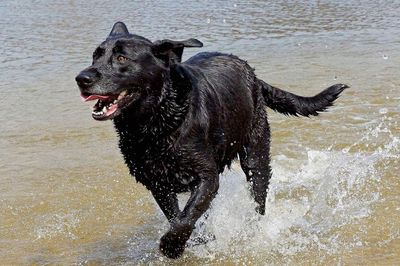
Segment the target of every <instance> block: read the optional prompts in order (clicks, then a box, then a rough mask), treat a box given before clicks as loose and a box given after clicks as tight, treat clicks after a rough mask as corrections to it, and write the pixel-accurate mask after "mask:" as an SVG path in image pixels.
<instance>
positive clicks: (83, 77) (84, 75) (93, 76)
mask: <svg viewBox="0 0 400 266" xmlns="http://www.w3.org/2000/svg"><path fill="white" fill-rule="evenodd" d="M97 78H98V75H97V73H96V72H94V71H87V70H86V71H82V72H81V73H79V75H78V76H76V78H75V80H76V82H77V83H78V86H79V87H81V88H82V89H86V88H89V87H90V86H92V85H93V83H95V82H96V80H97Z"/></svg>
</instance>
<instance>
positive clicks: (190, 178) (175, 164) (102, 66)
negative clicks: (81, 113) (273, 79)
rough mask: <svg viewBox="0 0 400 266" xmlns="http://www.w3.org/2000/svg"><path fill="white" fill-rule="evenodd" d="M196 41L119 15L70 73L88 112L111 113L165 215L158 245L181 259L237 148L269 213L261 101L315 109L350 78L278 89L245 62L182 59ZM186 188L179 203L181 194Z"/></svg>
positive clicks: (286, 110)
mask: <svg viewBox="0 0 400 266" xmlns="http://www.w3.org/2000/svg"><path fill="white" fill-rule="evenodd" d="M184 47H202V43H201V42H200V41H198V40H196V39H189V40H186V41H181V42H180V41H171V40H162V41H157V42H155V43H152V42H151V41H149V40H147V39H145V38H143V37H140V36H137V35H133V34H130V33H129V32H128V30H127V28H126V26H125V25H124V24H123V23H121V22H117V23H116V24H115V25H114V27H113V29H112V31H111V33H110V35H109V36H108V37H107V39H106V40H105V41H104V42H103V43H102V44H101V45H100V46H99V47H98V48H97V49H96V50H95V52H94V54H93V63H92V65H91V66H90V67H88V68H86V69H85V70H83V71H82V72H81V73H80V74H79V75H78V76H77V77H76V81H77V83H78V85H79V87H80V90H81V95H82V98H83V100H84V101H90V100H98V102H97V103H96V104H95V106H94V107H93V113H92V116H93V118H94V119H96V120H106V119H114V124H115V127H116V129H117V132H118V134H119V137H120V144H119V147H120V149H121V152H122V154H123V155H124V158H125V162H126V164H127V165H128V167H129V170H130V173H131V174H132V175H133V176H135V177H136V179H137V181H139V182H141V183H142V184H143V185H145V186H146V187H147V188H148V189H149V190H150V191H151V193H152V194H153V196H154V198H155V200H156V201H157V203H158V205H159V206H160V208H161V210H162V211H163V212H164V214H165V216H166V217H167V218H168V220H169V222H170V225H171V227H170V229H169V231H168V232H167V233H166V234H165V235H164V236H163V237H162V238H161V243H160V250H161V252H162V253H163V254H164V255H166V256H168V257H170V258H177V257H179V256H180V255H181V254H182V253H183V251H184V248H185V243H186V241H187V240H188V239H189V237H190V235H191V233H192V231H193V228H194V226H195V223H196V221H197V219H199V217H200V216H201V215H202V214H203V213H204V212H205V211H206V210H207V208H208V207H209V206H210V203H211V201H212V199H213V198H214V196H215V195H216V194H217V191H218V186H219V179H218V175H219V174H220V173H221V172H223V171H224V168H225V166H228V167H229V166H230V164H231V162H232V160H234V159H236V158H237V156H238V155H239V158H240V164H241V167H242V169H243V171H244V172H245V174H246V177H247V180H248V181H249V182H250V183H251V187H252V194H253V196H254V199H255V201H256V202H257V204H258V207H257V211H258V212H259V213H260V214H264V213H265V199H266V196H267V188H268V183H269V179H270V178H271V168H270V165H269V163H270V159H269V145H270V130H269V126H268V122H267V113H266V107H267V106H268V107H270V108H272V109H273V110H275V111H278V112H280V113H283V114H286V115H295V116H297V115H303V116H309V115H318V112H321V111H324V110H325V109H326V108H327V107H328V106H331V105H332V103H333V101H334V100H335V99H336V98H337V97H338V96H339V94H340V93H341V92H342V91H343V90H344V89H345V88H347V86H346V85H342V84H337V85H333V86H331V87H329V88H327V89H326V90H324V91H322V92H321V93H319V94H317V95H316V96H314V97H301V96H297V95H295V94H292V93H289V92H286V91H283V90H280V89H278V88H275V87H273V86H271V85H268V84H267V83H265V82H263V81H262V80H260V79H258V78H257V77H256V75H255V74H254V70H253V69H252V68H251V67H250V66H249V65H248V64H247V63H246V62H245V61H243V60H241V59H239V58H238V57H236V56H233V55H227V54H222V53H199V54H197V55H195V56H193V57H192V58H190V59H189V60H187V61H186V62H183V63H181V57H182V53H183V49H184ZM186 191H190V192H191V196H190V198H189V200H188V202H187V204H186V206H185V208H184V209H183V210H180V209H179V207H178V201H177V196H176V195H177V193H181V192H186Z"/></svg>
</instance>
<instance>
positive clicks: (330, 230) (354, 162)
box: [188, 118, 400, 259]
mask: <svg viewBox="0 0 400 266" xmlns="http://www.w3.org/2000/svg"><path fill="white" fill-rule="evenodd" d="M387 122H388V119H386V118H383V119H382V120H381V121H380V122H379V123H378V124H377V125H376V124H375V125H374V126H373V127H371V128H370V129H368V130H366V131H365V133H364V136H363V137H362V138H361V139H360V141H358V142H356V143H354V144H352V145H350V146H349V147H347V148H345V149H344V150H343V151H334V150H331V149H329V148H328V149H327V150H309V151H308V153H307V158H306V159H305V160H298V161H297V164H298V165H299V171H298V172H295V171H294V170H293V169H290V168H289V167H288V165H293V159H290V158H287V157H285V156H282V155H281V156H276V157H274V158H273V163H272V168H273V169H274V175H273V178H272V179H271V184H270V191H269V194H268V198H267V207H266V215H265V216H260V215H258V214H256V212H255V211H254V208H255V203H254V202H253V200H252V198H251V196H250V193H249V189H248V184H246V182H245V180H246V178H245V176H244V174H243V173H242V172H241V170H240V169H239V168H238V167H236V168H235V169H233V170H232V171H230V172H228V173H226V174H224V175H223V176H222V177H221V185H220V191H219V194H218V196H217V197H216V199H215V200H214V202H213V205H212V208H211V210H210V211H209V215H208V218H207V219H205V218H202V219H201V220H200V221H199V222H198V226H197V229H196V231H195V232H194V236H196V237H198V236H201V235H203V236H205V238H209V236H210V235H213V236H215V240H214V241H210V242H208V243H207V244H205V245H200V246H192V247H190V248H189V249H188V250H189V252H191V253H192V254H193V255H195V256H197V257H202V258H209V259H212V258H214V257H215V256H224V255H225V256H229V257H230V258H232V257H237V258H240V257H242V256H248V255H249V254H258V255H260V254H263V255H262V256H277V254H278V255H279V256H288V255H295V254H298V253H299V252H307V251H309V250H310V249H312V250H316V251H317V252H321V251H324V253H325V254H335V253H338V252H343V250H345V249H351V248H354V247H359V246H362V245H365V243H363V242H362V241H361V240H360V239H361V238H362V234H363V233H365V232H363V231H362V230H358V233H355V234H354V235H353V236H352V238H351V239H350V241H349V239H348V237H347V236H346V235H345V233H344V232H345V230H343V228H345V227H346V226H348V225H352V224H357V223H358V222H359V221H360V220H361V219H363V218H367V217H369V216H371V214H372V212H373V209H372V207H373V205H374V204H375V203H377V202H379V201H380V200H382V199H381V194H380V191H379V182H380V179H381V177H382V172H384V171H382V169H380V168H381V167H383V166H382V165H385V161H387V160H392V159H393V157H396V160H398V159H399V149H400V145H399V144H400V141H399V138H397V137H396V136H394V135H393V134H391V132H390V129H388V127H387ZM382 134H389V136H390V138H387V140H388V141H387V142H386V143H382V144H381V145H378V144H376V145H377V147H376V149H375V150H374V151H373V152H363V151H362V150H358V151H357V150H356V147H359V146H360V143H364V144H365V145H367V144H368V143H369V142H370V141H371V139H372V138H378V137H382ZM382 163H383V164H382ZM209 239H210V238H209Z"/></svg>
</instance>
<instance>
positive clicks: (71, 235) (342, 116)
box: [0, 0, 400, 265]
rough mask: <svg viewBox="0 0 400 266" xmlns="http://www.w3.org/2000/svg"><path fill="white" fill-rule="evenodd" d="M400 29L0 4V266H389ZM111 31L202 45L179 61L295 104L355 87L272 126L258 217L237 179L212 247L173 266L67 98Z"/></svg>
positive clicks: (203, 13)
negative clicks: (217, 65)
mask: <svg viewBox="0 0 400 266" xmlns="http://www.w3.org/2000/svg"><path fill="white" fill-rule="evenodd" d="M399 13H400V3H398V2H397V1H356V0H351V1H255V0H252V1H247V2H246V3H242V2H235V1H232V2H231V1H198V2H191V3H188V2H187V1H127V0H123V1H118V3H117V2H112V1H93V0H88V1H74V0H70V1H59V0H56V1H48V0H36V1H28V0H17V1H10V0H3V1H1V3H0V43H1V44H2V45H1V49H0V104H1V106H2V107H3V109H2V110H3V112H2V115H1V116H0V125H1V126H0V136H1V138H0V150H1V154H0V166H1V167H0V219H1V220H0V262H1V264H38V265H46V264H49V265H54V264H64V265H70V264H79V265H110V264H111V265H119V264H122V265H137V264H139V263H142V264H149V263H151V264H156V265H157V264H169V263H171V264H172V263H177V264H182V265H183V264H188V263H190V264H193V263H198V264H213V265H216V264H223V263H224V264H225V263H231V264H243V263H244V264H250V263H254V264H257V265H265V264H273V265H276V264H291V265H308V264H321V265H326V264H339V265H341V264H349V265H351V264H373V265H376V264H380V265H398V264H399V263H400V254H399V250H400V229H399V228H400V220H399V219H398V217H400V196H399V191H400V181H399V174H398V173H399V170H400V169H399V168H400V163H399V154H400V152H399V150H400V147H399V142H400V124H399V123H400V122H399V121H400V78H399V76H400V75H399V74H400V73H399V65H400V49H399V47H400V20H399V19H398V18H399V15H398V14H399ZM118 20H121V21H124V22H125V23H126V24H127V25H128V27H129V29H130V30H131V32H134V33H136V34H139V35H142V36H145V37H147V38H149V39H151V40H157V39H162V38H169V39H186V38H191V37H194V38H198V39H199V40H201V41H202V42H203V43H204V47H203V48H202V49H187V50H186V52H185V55H184V56H185V58H188V57H189V56H191V55H193V54H195V53H197V52H198V51H223V52H227V53H233V54H236V55H238V56H240V57H241V58H243V59H245V60H247V61H248V62H249V64H250V65H252V66H253V67H255V68H256V73H257V75H258V76H259V77H260V78H262V79H263V80H265V81H266V82H268V83H270V84H273V85H275V86H278V87H281V88H285V89H287V90H290V91H292V92H295V93H298V94H302V95H313V94H315V93H317V92H319V91H320V90H322V89H324V88H326V87H328V86H329V85H332V84H334V83H347V84H349V85H350V86H351V89H349V90H347V91H346V92H344V94H343V95H342V97H341V98H340V99H339V100H338V101H337V103H336V105H335V106H334V107H333V108H331V109H330V111H329V112H328V113H324V114H322V115H321V116H319V117H316V118H311V119H307V118H292V117H285V116H283V115H280V114H276V113H274V112H273V111H271V110H269V116H270V121H271V129H272V151H271V155H272V165H273V172H274V175H273V178H272V180H271V186H270V193H269V196H268V207H267V213H266V215H265V217H258V216H257V215H256V214H255V213H254V211H253V208H254V205H253V202H252V200H251V199H250V195H249V193H248V190H247V188H246V184H245V181H244V180H245V177H244V175H243V174H242V173H241V171H240V169H239V168H238V167H237V166H235V167H234V168H233V170H232V171H231V172H227V173H225V174H224V175H223V176H222V177H221V186H220V188H221V189H220V193H219V194H218V196H217V198H216V199H215V201H214V202H213V206H212V209H211V210H210V215H209V219H207V220H206V221H202V222H200V223H199V226H198V228H197V229H196V232H195V234H197V235H215V237H216V240H214V241H211V242H209V243H207V244H206V245H200V246H191V247H189V248H188V249H187V251H186V252H185V254H184V256H183V258H181V259H179V260H177V261H173V262H172V261H170V260H167V259H165V258H163V257H162V256H161V255H160V253H159V252H158V243H157V241H158V239H159V238H160V237H161V235H162V234H163V232H165V230H166V229H167V228H168V225H167V223H166V222H165V219H164V217H163V216H162V214H161V212H160V211H159V210H158V208H157V206H156V205H155V203H154V201H153V199H152V197H151V196H150V194H149V192H148V191H146V190H145V189H144V188H143V187H142V186H141V185H140V184H138V183H136V182H135V181H134V179H133V178H132V177H131V176H129V173H128V171H127V169H126V167H125V165H124V163H123V160H122V157H121V156H120V154H119V151H118V149H117V138H116V134H115V132H114V129H113V126H112V123H111V122H110V121H108V122H96V121H94V120H93V119H92V118H91V114H90V108H91V107H90V106H88V105H87V104H82V103H81V102H80V99H79V92H78V89H77V86H76V85H75V82H74V77H75V75H76V74H77V73H78V72H79V71H80V70H81V69H83V68H84V67H86V66H87V65H89V64H90V61H91V58H90V57H91V53H92V52H93V50H94V49H95V47H96V46H97V45H98V44H99V43H100V42H101V41H102V40H104V38H105V37H106V36H107V34H108V33H109V31H110V30H111V27H112V25H113V23H114V22H115V21H118ZM183 200H184V199H183Z"/></svg>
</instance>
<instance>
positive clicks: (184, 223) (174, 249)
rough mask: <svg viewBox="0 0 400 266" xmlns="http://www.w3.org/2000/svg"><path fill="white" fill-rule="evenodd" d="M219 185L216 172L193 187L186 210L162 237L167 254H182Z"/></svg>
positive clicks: (175, 255) (163, 251)
mask: <svg viewBox="0 0 400 266" xmlns="http://www.w3.org/2000/svg"><path fill="white" fill-rule="evenodd" d="M218 186H219V180H218V174H217V173H215V175H214V176H213V177H208V178H205V179H201V181H200V183H199V184H198V185H197V186H196V187H195V188H194V189H193V191H192V194H191V195H190V198H189V200H188V202H187V203H186V206H185V208H184V210H183V211H182V212H181V213H180V214H179V215H178V217H177V218H176V219H175V220H174V221H173V222H172V223H171V228H170V230H169V231H168V232H167V233H166V234H165V235H164V236H163V237H162V238H161V242H160V250H161V252H162V253H163V254H164V255H165V256H167V257H169V258H178V257H179V256H181V255H182V253H183V251H184V250H185V244H186V241H187V240H188V239H189V237H190V235H191V234H192V231H193V228H194V225H195V223H196V221H197V220H198V219H199V218H200V216H201V215H202V214H203V213H204V212H205V211H206V210H207V209H208V207H209V206H210V203H211V201H212V199H213V198H214V197H215V195H216V194H217V190H218Z"/></svg>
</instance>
